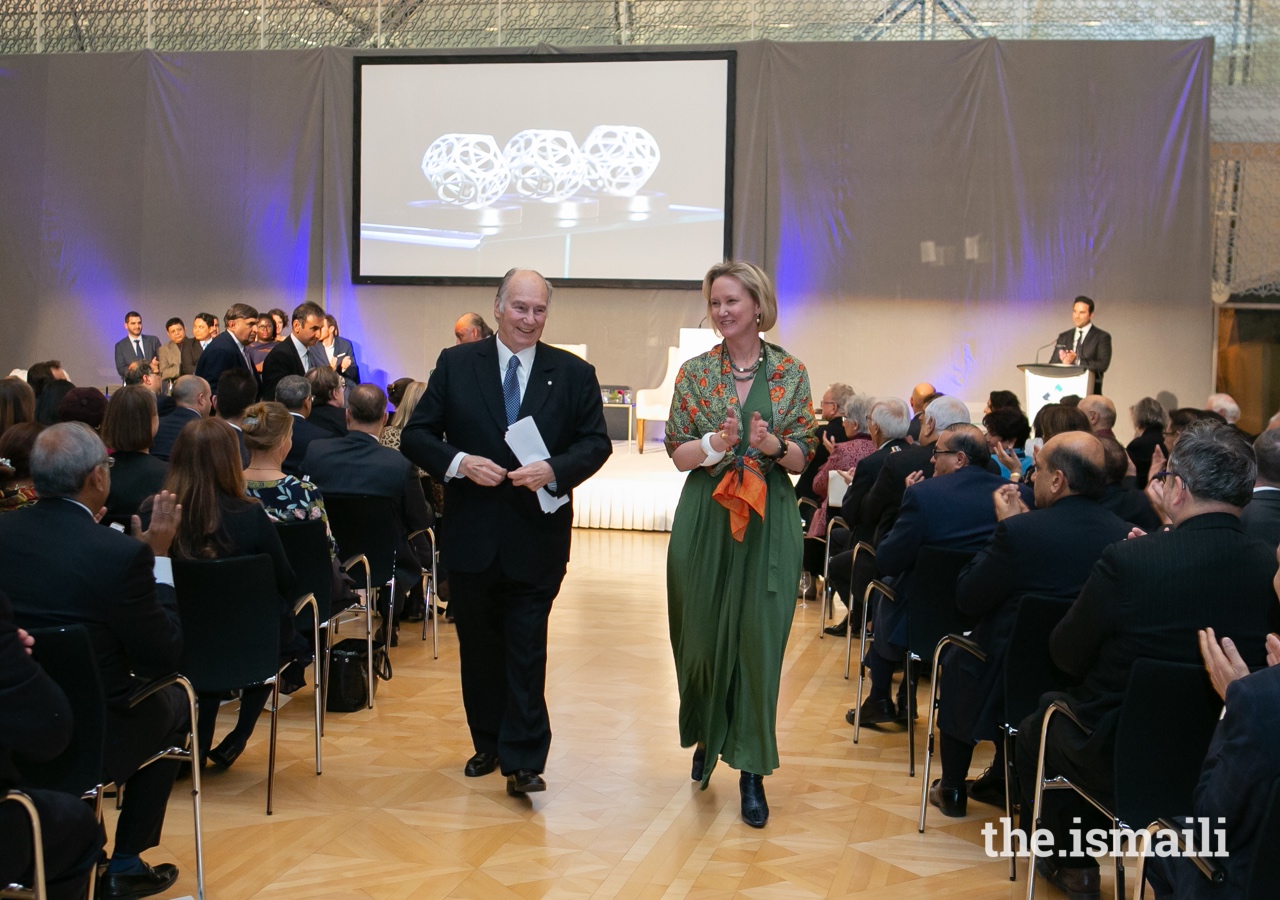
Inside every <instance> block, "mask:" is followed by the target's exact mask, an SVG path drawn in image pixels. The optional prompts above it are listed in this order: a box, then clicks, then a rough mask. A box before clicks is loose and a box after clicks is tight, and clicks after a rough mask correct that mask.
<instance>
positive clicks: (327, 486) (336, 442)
mask: <svg viewBox="0 0 1280 900" xmlns="http://www.w3.org/2000/svg"><path fill="white" fill-rule="evenodd" d="M318 371H319V372H321V373H324V372H326V371H328V370H325V369H320V370H318ZM328 374H330V375H332V374H333V373H332V372H329V373H328ZM314 414H315V412H314V410H313V411H312V415H314ZM346 416H347V424H348V426H349V427H350V431H349V433H348V434H346V435H344V436H343V437H340V438H335V439H333V440H326V441H314V442H312V444H311V446H310V447H309V448H308V449H307V455H306V458H305V459H304V460H303V462H302V468H303V471H305V472H306V473H307V474H308V475H309V476H310V478H311V480H312V482H314V483H315V485H316V486H317V487H318V488H320V490H321V491H322V492H324V493H325V494H326V495H330V494H367V495H369V496H373V497H388V498H390V500H391V505H392V508H393V509H394V511H395V515H396V522H397V523H398V525H399V527H400V542H399V546H398V547H397V549H396V589H397V593H398V596H397V597H395V598H393V605H392V607H391V608H390V609H388V606H387V604H386V603H382V604H381V609H380V612H381V614H382V617H383V628H384V629H385V628H386V623H387V622H391V623H392V628H391V629H390V631H389V632H388V631H385V630H384V632H383V633H384V637H385V639H386V640H387V641H388V642H389V643H390V644H391V646H395V643H396V638H395V623H396V622H397V621H398V619H399V615H400V611H401V608H402V604H403V601H404V600H405V598H406V593H407V595H408V601H409V609H410V613H411V614H412V615H414V616H416V615H417V612H418V609H419V608H420V607H425V605H426V604H425V600H424V599H423V596H422V563H423V562H425V561H427V560H429V554H430V552H431V551H430V545H429V544H428V543H427V542H426V540H425V538H423V537H419V538H418V539H417V540H416V541H415V542H414V543H412V544H411V543H410V542H409V541H408V536H409V535H410V534H412V533H413V532H416V531H421V530H422V529H424V528H430V527H431V525H432V524H433V523H434V522H435V514H434V513H433V512H432V510H431V507H430V506H429V505H428V504H427V500H426V497H425V496H424V495H423V493H422V482H421V481H420V480H419V479H418V476H417V475H416V474H415V471H414V465H413V463H411V462H409V460H408V458H406V457H405V456H402V455H401V454H400V453H398V452H396V451H395V450H392V449H390V448H388V447H383V446H382V445H381V444H379V443H378V438H379V437H380V436H381V434H382V429H383V426H384V425H386V422H387V395H386V394H384V393H383V392H382V388H380V387H378V386H377V385H376V384H361V385H357V386H356V387H354V388H352V389H351V397H350V400H349V403H348V407H347V410H346Z"/></svg>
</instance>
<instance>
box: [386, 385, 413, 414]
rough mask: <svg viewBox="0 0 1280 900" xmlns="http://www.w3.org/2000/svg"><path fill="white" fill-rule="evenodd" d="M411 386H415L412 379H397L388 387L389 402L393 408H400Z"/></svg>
mask: <svg viewBox="0 0 1280 900" xmlns="http://www.w3.org/2000/svg"><path fill="white" fill-rule="evenodd" d="M411 384H413V379H412V378H397V379H396V380H395V381H393V382H391V383H390V384H389V385H387V400H388V401H389V402H390V403H391V406H392V408H394V409H399V408H400V403H401V401H402V400H403V399H404V392H405V390H406V389H407V388H408V387H409V385H411Z"/></svg>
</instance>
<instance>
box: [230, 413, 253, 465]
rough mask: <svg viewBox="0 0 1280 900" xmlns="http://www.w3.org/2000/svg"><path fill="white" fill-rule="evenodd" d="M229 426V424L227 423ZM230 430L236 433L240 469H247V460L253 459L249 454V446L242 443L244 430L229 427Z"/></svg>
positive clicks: (232, 426) (233, 426)
mask: <svg viewBox="0 0 1280 900" xmlns="http://www.w3.org/2000/svg"><path fill="white" fill-rule="evenodd" d="M227 424H228V425H231V423H230V422H228V423H227ZM231 430H232V431H234V432H235V433H236V443H238V444H239V445H240V468H242V469H247V468H249V460H250V459H252V458H253V454H252V453H250V452H249V445H248V444H246V443H245V442H244V429H243V428H237V427H236V426H235V425H231Z"/></svg>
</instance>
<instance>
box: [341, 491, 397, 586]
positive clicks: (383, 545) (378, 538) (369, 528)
mask: <svg viewBox="0 0 1280 900" xmlns="http://www.w3.org/2000/svg"><path fill="white" fill-rule="evenodd" d="M324 505H325V509H326V510H327V511H328V513H329V529H330V530H331V531H332V532H333V539H334V540H335V541H337V542H338V552H339V553H340V554H342V555H343V556H344V557H351V556H356V555H357V554H361V553H363V554H364V555H365V557H366V558H367V559H368V560H369V569H370V573H371V577H372V579H373V586H374V587H378V586H380V585H384V584H386V583H387V582H389V581H390V580H391V576H392V575H393V574H394V573H395V568H396V546H397V545H398V544H399V542H400V525H399V523H398V522H396V514H395V507H393V506H392V505H391V499H390V498H389V497H374V496H372V495H369V494H336V493H325V495H324ZM357 581H359V579H357Z"/></svg>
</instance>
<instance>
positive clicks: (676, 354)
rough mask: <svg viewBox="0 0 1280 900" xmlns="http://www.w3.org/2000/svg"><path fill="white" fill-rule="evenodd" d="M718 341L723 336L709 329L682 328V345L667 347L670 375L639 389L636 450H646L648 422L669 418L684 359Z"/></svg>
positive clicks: (637, 394)
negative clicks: (677, 378)
mask: <svg viewBox="0 0 1280 900" xmlns="http://www.w3.org/2000/svg"><path fill="white" fill-rule="evenodd" d="M719 341H720V338H718V337H716V333H715V332H714V331H712V330H711V329H710V328H681V329H680V346H678V347H668V348H667V374H666V375H664V376H662V384H660V385H658V386H657V387H656V388H641V389H640V390H638V391H636V449H638V450H639V451H640V452H641V453H643V452H644V426H645V422H646V421H649V422H652V421H655V420H656V421H658V422H665V421H667V415H668V414H669V413H670V412H671V398H672V396H673V395H674V394H675V390H676V376H677V375H679V374H680V366H681V365H682V364H683V363H684V361H685V360H687V359H693V357H695V356H697V355H698V354H700V353H706V352H707V351H708V350H710V349H711V348H712V347H714V346H715V345H716V344H717V343H719Z"/></svg>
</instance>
